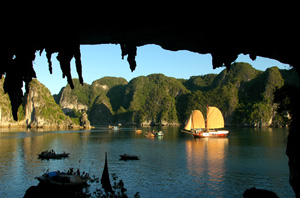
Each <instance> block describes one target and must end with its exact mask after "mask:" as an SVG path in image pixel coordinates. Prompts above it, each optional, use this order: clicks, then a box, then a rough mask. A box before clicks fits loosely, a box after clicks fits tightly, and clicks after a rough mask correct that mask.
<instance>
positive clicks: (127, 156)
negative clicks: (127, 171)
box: [120, 154, 140, 161]
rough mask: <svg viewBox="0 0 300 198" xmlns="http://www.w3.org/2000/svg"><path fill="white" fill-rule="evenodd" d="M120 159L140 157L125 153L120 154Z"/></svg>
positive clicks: (137, 158)
mask: <svg viewBox="0 0 300 198" xmlns="http://www.w3.org/2000/svg"><path fill="white" fill-rule="evenodd" d="M120 157H121V158H120V160H124V161H126V160H139V159H140V158H139V157H138V156H136V155H128V154H124V155H120Z"/></svg>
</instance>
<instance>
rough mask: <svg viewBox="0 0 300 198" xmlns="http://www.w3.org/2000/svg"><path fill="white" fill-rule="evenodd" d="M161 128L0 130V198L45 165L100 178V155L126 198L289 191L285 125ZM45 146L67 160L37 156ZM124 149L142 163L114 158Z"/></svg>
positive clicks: (18, 191) (21, 189) (15, 193)
mask: <svg viewBox="0 0 300 198" xmlns="http://www.w3.org/2000/svg"><path fill="white" fill-rule="evenodd" d="M142 129H143V131H147V130H150V128H142ZM152 129H154V128H151V130H152ZM162 130H164V131H165V136H164V137H163V138H160V139H158V138H155V139H149V138H146V137H144V136H143V134H135V132H134V129H133V128H121V130H119V131H118V132H114V131H108V130H107V128H106V127H98V128H96V129H93V130H88V131H84V130H82V131H43V130H39V131H34V130H31V131H30V130H28V131H24V129H21V131H18V130H17V129H0V197H10V198H12V197H23V195H24V193H25V191H26V189H27V188H29V187H30V186H32V185H37V184H38V181H37V180H35V179H34V177H35V176H39V175H41V174H42V173H44V172H45V171H46V170H47V169H49V170H50V171H51V170H67V169H68V168H69V167H74V168H78V167H79V168H80V170H82V171H83V170H85V171H89V172H90V173H91V174H95V175H97V176H99V177H101V174H102V171H103V166H104V158H105V152H107V153H108V168H109V172H110V174H111V173H116V175H117V176H118V177H119V179H122V180H123V181H124V183H125V187H126V188H127V190H128V192H127V194H128V195H129V197H133V195H134V194H135V192H140V195H141V197H242V194H243V192H244V191H245V189H247V188H251V187H253V186H255V187H257V188H264V189H268V190H272V191H274V192H275V193H277V195H279V196H280V197H293V196H294V194H293V191H292V189H291V187H290V185H289V183H288V176H289V172H288V165H287V161H288V158H287V156H286V155H285V149H286V137H287V134H288V132H287V131H286V130H285V129H249V128H229V130H230V133H229V135H228V138H224V139H194V138H193V137H192V136H190V135H188V134H184V133H180V128H177V127H162ZM47 149H49V150H50V149H54V150H55V151H57V152H63V151H66V152H70V153H71V157H69V158H67V159H64V160H49V161H47V160H43V161H42V160H39V159H37V154H38V153H40V152H41V151H44V150H47ZM124 153H129V154H136V155H139V156H140V160H139V161H120V160H119V155H120V154H124ZM79 159H80V161H81V162H79ZM92 187H93V186H92Z"/></svg>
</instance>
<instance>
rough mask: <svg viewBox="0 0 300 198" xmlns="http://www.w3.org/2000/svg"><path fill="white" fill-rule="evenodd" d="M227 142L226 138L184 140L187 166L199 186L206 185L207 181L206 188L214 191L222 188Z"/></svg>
mask: <svg viewBox="0 0 300 198" xmlns="http://www.w3.org/2000/svg"><path fill="white" fill-rule="evenodd" d="M228 142H229V140H228V139H227V138H201V139H191V140H187V141H186V153H187V168H188V170H189V173H190V174H191V175H193V176H194V177H195V179H194V181H195V182H197V183H198V184H199V186H203V185H204V186H206V185H205V183H206V182H207V181H209V182H208V183H209V186H206V187H207V188H208V189H211V190H213V191H215V190H216V189H218V188H222V183H223V181H224V175H225V171H226V169H225V158H226V154H225V153H226V149H227V146H228ZM199 175H201V176H200V177H199ZM206 187H205V188H206Z"/></svg>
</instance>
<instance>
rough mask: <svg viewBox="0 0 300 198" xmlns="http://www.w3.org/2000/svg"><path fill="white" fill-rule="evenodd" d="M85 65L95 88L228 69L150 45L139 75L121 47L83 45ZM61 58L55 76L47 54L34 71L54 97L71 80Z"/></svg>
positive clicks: (141, 55) (140, 54) (260, 64)
mask: <svg viewBox="0 0 300 198" xmlns="http://www.w3.org/2000/svg"><path fill="white" fill-rule="evenodd" d="M80 49H81V61H82V67H83V79H84V82H85V83H88V84H91V83H92V82H93V81H94V80H97V79H99V78H102V77H104V76H115V77H123V78H125V79H126V80H127V81H130V80H131V79H132V78H135V77H138V76H142V75H143V76H147V75H149V74H153V73H162V74H164V75H166V76H170V77H175V78H184V79H189V78H190V76H196V75H205V74H209V73H220V72H221V71H222V70H223V69H224V68H225V67H223V68H218V69H215V70H214V69H213V68H212V59H211V55H210V54H206V55H202V54H198V53H193V52H189V51H186V50H183V51H177V52H172V51H167V50H164V49H162V48H161V47H160V46H157V45H146V46H142V47H138V48H137V56H136V62H137V67H136V69H135V71H133V72H131V70H130V68H129V64H128V62H127V57H124V60H122V58H121V49H120V45H114V44H109V45H81V47H80ZM56 56H57V54H52V59H51V60H52V64H53V65H52V67H53V74H52V75H51V74H50V73H49V70H48V62H47V59H46V53H45V52H44V53H43V54H42V55H41V56H40V55H39V53H38V52H37V53H36V59H35V61H34V69H35V71H36V74H37V79H38V80H39V81H40V82H41V83H43V84H44V85H45V86H46V87H48V89H50V91H51V94H57V93H58V92H59V91H60V89H61V88H62V87H64V86H66V84H67V79H66V78H64V79H63V78H62V72H61V70H60V66H59V62H58V61H57V59H56ZM236 62H248V63H250V64H251V65H252V66H253V67H254V68H256V69H259V70H263V71H264V70H265V69H266V68H268V67H272V66H277V67H279V68H280V69H289V65H287V64H282V63H280V62H278V61H276V60H272V59H266V58H262V57H258V58H257V59H256V60H255V61H252V60H251V59H250V58H249V56H248V55H246V56H244V55H240V56H239V58H238V59H237V60H236ZM71 71H72V77H73V78H78V75H77V73H76V67H75V60H74V59H72V62H71Z"/></svg>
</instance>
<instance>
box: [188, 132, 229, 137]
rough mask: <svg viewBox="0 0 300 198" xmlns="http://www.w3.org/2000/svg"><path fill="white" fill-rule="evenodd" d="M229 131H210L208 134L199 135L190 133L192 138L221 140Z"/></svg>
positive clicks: (201, 133)
mask: <svg viewBox="0 0 300 198" xmlns="http://www.w3.org/2000/svg"><path fill="white" fill-rule="evenodd" d="M228 133H229V131H210V132H199V133H191V134H192V135H193V136H194V138H207V137H214V138H222V137H227V135H228Z"/></svg>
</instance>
